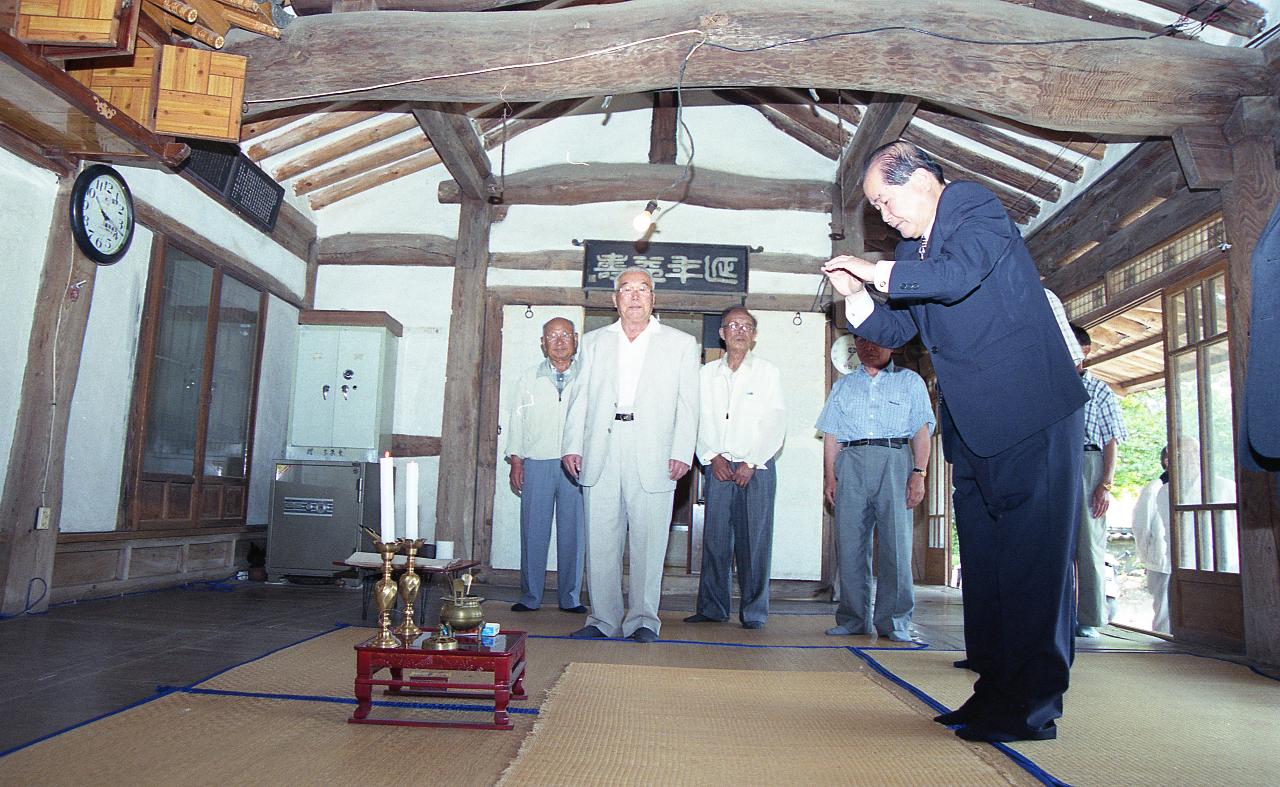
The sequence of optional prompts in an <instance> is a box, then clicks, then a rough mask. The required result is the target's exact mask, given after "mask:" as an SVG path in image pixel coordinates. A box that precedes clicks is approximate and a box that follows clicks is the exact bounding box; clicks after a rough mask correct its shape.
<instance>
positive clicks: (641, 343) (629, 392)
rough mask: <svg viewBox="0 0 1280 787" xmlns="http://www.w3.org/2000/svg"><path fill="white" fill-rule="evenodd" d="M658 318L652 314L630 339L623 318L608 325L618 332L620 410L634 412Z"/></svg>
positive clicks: (618, 405) (621, 411)
mask: <svg viewBox="0 0 1280 787" xmlns="http://www.w3.org/2000/svg"><path fill="white" fill-rule="evenodd" d="M657 321H658V318H657V317H655V316H653V315H650V316H649V324H648V325H646V326H645V327H644V330H642V331H641V332H640V335H639V336H637V337H636V338H635V339H628V338H627V334H626V332H625V331H623V330H622V320H618V321H617V322H615V323H613V324H612V325H610V326H609V327H608V330H611V331H615V332H616V333H617V334H618V404H617V408H618V412H620V413H630V412H634V409H635V404H636V388H637V387H638V386H639V385H640V373H641V372H642V371H644V358H645V354H646V353H647V352H648V351H649V338H650V337H651V336H653V326H654V324H655V323H657Z"/></svg>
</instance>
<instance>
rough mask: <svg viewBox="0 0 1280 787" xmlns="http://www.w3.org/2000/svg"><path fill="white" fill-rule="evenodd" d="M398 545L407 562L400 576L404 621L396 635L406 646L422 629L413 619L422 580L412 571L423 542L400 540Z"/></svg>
mask: <svg viewBox="0 0 1280 787" xmlns="http://www.w3.org/2000/svg"><path fill="white" fill-rule="evenodd" d="M399 543H400V544H401V545H402V546H403V547H404V549H405V554H406V557H407V560H406V562H405V565H404V573H403V574H401V575H400V606H401V607H403V608H404V620H402V621H400V625H399V627H397V628H396V633H397V634H399V635H400V639H401V641H403V642H404V643H405V644H406V645H407V644H409V643H411V642H413V641H414V640H415V639H417V638H418V635H419V634H421V633H422V629H420V628H418V624H417V623H416V622H415V621H414V619H413V606H414V602H416V601H417V600H418V593H419V591H421V590H422V579H421V578H420V577H419V576H418V572H417V571H415V570H414V565H415V563H414V561H415V559H416V558H417V555H418V550H419V549H420V548H421V547H422V545H423V543H425V542H424V541H423V540H422V539H420V538H415V539H408V538H402V539H400V542H399Z"/></svg>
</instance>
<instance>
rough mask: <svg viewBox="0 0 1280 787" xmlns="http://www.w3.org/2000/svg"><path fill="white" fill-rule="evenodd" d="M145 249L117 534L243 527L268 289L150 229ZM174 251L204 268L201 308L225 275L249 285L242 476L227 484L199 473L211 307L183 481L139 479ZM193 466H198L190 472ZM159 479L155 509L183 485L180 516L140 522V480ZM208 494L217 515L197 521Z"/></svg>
mask: <svg viewBox="0 0 1280 787" xmlns="http://www.w3.org/2000/svg"><path fill="white" fill-rule="evenodd" d="M154 238H155V239H154V242H153V243H152V248H151V262H150V269H149V271H148V275H147V285H146V287H147V289H146V296H145V298H144V301H143V315H142V327H141V330H140V332H139V337H138V354H137V365H136V367H135V372H134V383H133V398H132V404H131V406H130V409H129V428H128V433H127V439H126V443H125V456H124V473H123V478H124V488H123V490H122V493H121V498H120V510H119V513H118V518H117V521H118V528H117V529H118V530H122V531H168V530H175V531H178V530H192V529H195V530H205V529H209V528H225V527H228V526H238V525H244V524H245V522H246V517H247V513H248V497H249V488H250V479H251V478H252V474H253V445H254V433H255V431H256V426H257V413H258V393H259V391H258V389H259V386H260V384H261V376H262V361H263V358H262V355H263V348H264V344H265V340H266V327H267V325H266V324H267V310H268V307H269V303H270V298H269V292H268V291H267V289H266V288H265V287H263V286H262V285H261V284H260V283H258V282H256V281H254V280H253V279H251V278H249V277H246V276H244V275H242V274H240V272H239V270H238V268H237V267H236V266H234V265H229V264H227V263H225V262H224V261H221V260H217V259H213V260H211V259H209V255H208V254H203V253H201V252H200V250H199V249H197V248H194V247H193V246H191V245H189V244H186V243H184V242H183V241H182V240H181V239H180V238H173V237H169V236H167V235H164V234H162V233H159V232H157V233H156V234H155V236H154ZM171 248H172V249H174V250H177V251H179V252H181V253H183V254H185V255H187V256H188V257H191V258H192V259H194V260H196V261H198V262H200V263H202V264H204V265H208V266H209V267H210V268H211V269H212V276H213V278H212V282H211V285H210V292H209V304H210V306H212V305H213V304H216V303H219V302H220V300H221V296H222V283H223V280H224V277H226V276H230V277H232V278H233V279H235V280H236V281H238V282H240V283H241V284H244V285H245V286H247V287H250V288H251V289H253V290H254V291H256V292H257V293H258V315H259V318H258V326H257V336H256V337H255V344H254V348H255V349H254V368H253V374H252V381H251V383H250V391H249V412H248V422H247V424H246V430H247V437H246V442H245V464H244V478H243V479H235V481H236V482H237V483H227V482H226V481H225V480H213V479H215V478H216V477H214V476H208V475H207V474H206V473H204V472H203V468H204V460H205V448H206V446H205V443H206V440H207V437H208V428H209V406H210V402H211V400H212V393H213V392H212V381H213V365H214V354H215V352H216V349H217V323H218V310H217V309H216V308H210V309H209V313H208V315H207V317H206V324H205V337H204V341H205V346H204V362H203V367H202V369H201V375H200V398H199V411H198V415H197V422H196V438H195V452H194V455H193V457H192V472H191V475H190V476H185V475H170V474H162V473H149V474H144V472H143V469H142V464H143V457H144V453H145V451H144V447H145V443H146V430H147V416H148V413H149V409H150V406H151V401H150V399H151V393H152V392H151V386H152V381H153V371H154V362H155V350H156V342H157V341H158V335H159V329H160V319H159V317H160V308H161V305H162V302H163V300H164V276H165V272H166V268H167V264H168V259H167V257H168V252H169V250H170V249H171ZM197 468H201V469H200V471H198V472H197ZM144 480H145V481H161V482H164V484H165V487H164V490H165V491H164V497H163V500H162V502H161V507H162V509H163V511H164V512H165V513H168V509H169V503H170V497H169V496H170V493H171V492H172V491H173V486H172V484H174V483H179V484H182V485H184V486H185V485H186V484H187V483H188V482H189V484H190V490H189V491H190V499H189V501H188V502H187V515H186V516H185V517H181V518H178V517H172V518H169V517H164V516H162V518H160V519H148V520H144V519H142V514H143V507H142V506H143V494H142V489H143V482H144ZM232 488H237V491H236V492H233V493H232V494H238V495H239V496H240V501H239V505H238V509H239V513H238V514H237V515H233V516H229V517H228V516H225V514H224V509H225V507H226V497H227V495H228V490H229V489H232ZM210 493H213V494H215V495H217V498H216V508H217V512H218V515H217V516H215V517H212V518H207V519H206V518H205V512H206V506H207V503H208V500H209V498H208V497H207V496H208V495H209V494H210Z"/></svg>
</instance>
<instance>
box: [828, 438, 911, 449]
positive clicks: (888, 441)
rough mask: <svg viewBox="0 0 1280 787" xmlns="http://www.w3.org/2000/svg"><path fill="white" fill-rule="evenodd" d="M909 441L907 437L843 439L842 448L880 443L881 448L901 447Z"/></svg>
mask: <svg viewBox="0 0 1280 787" xmlns="http://www.w3.org/2000/svg"><path fill="white" fill-rule="evenodd" d="M908 442H909V441H908V440H907V438H905V437H873V438H871V439H869V440H841V441H840V447H841V448H853V447H855V446H859V445H878V446H880V447H881V448H901V447H902V446H904V445H906V444H907V443H908Z"/></svg>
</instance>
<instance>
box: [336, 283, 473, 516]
mask: <svg viewBox="0 0 1280 787" xmlns="http://www.w3.org/2000/svg"><path fill="white" fill-rule="evenodd" d="M452 301H453V269H452V268H436V267H423V266H394V265H369V266H365V265H360V266H355V265H324V266H321V268H320V271H319V274H318V276H317V278H316V304H315V307H316V308H317V309H351V310H374V311H385V312H387V313H388V314H390V315H391V316H392V317H394V318H395V319H396V320H398V321H399V322H400V324H401V325H403V326H404V335H403V336H402V337H401V338H400V339H399V340H398V342H397V349H396V393H395V396H396V402H395V412H394V415H393V416H392V429H393V431H395V432H396V433H398V434H411V435H438V434H440V433H441V425H442V423H443V420H444V370H445V358H446V355H447V349H448V343H449V318H450V315H451V314H452ZM415 459H416V461H417V462H418V466H419V474H420V484H419V487H420V489H419V497H418V499H419V501H420V512H419V513H420V518H419V523H420V524H419V528H420V532H421V533H422V537H423V538H432V537H433V535H434V533H435V516H436V481H437V477H438V475H439V464H440V460H439V457H434V456H432V457H421V458H415ZM405 461H406V460H405V459H397V461H396V466H397V468H402V466H403V464H404V462H405ZM401 477H403V476H401ZM396 510H397V515H396V521H397V528H398V531H397V532H402V531H403V523H404V490H403V488H402V487H401V486H399V485H398V486H397V488H396Z"/></svg>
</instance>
